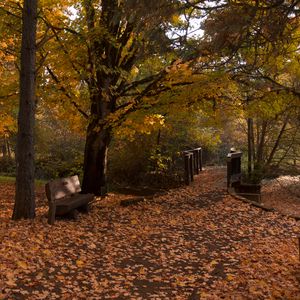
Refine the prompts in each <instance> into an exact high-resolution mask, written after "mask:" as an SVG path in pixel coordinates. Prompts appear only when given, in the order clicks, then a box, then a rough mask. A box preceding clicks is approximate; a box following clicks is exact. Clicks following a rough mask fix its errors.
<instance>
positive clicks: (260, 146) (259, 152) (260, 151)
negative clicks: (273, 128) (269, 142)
mask: <svg viewBox="0 0 300 300" xmlns="http://www.w3.org/2000/svg"><path fill="white" fill-rule="evenodd" d="M267 126H268V122H267V121H263V122H262V128H261V133H260V139H259V143H258V147H257V160H256V164H257V167H258V168H261V167H263V158H264V149H265V138H266V134H267Z"/></svg>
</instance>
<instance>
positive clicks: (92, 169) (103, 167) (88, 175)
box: [82, 122, 111, 196]
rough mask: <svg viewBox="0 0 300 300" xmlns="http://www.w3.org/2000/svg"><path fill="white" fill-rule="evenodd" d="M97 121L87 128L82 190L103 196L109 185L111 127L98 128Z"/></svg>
mask: <svg viewBox="0 0 300 300" xmlns="http://www.w3.org/2000/svg"><path fill="white" fill-rule="evenodd" d="M95 123H96V122H94V123H92V124H90V125H89V126H88V129H87V136H86V143H85V151H84V165H83V181H82V191H83V192H84V193H93V194H95V195H96V196H101V195H102V194H103V193H104V190H106V187H107V154H108V146H109V143H110V140H111V138H110V136H111V133H110V129H107V128H101V130H99V129H98V128H97V125H96V124H95Z"/></svg>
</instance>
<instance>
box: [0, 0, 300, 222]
mask: <svg viewBox="0 0 300 300" xmlns="http://www.w3.org/2000/svg"><path fill="white" fill-rule="evenodd" d="M299 4H300V1H295V0H289V1H278V0H272V1H246V0H245V1H214V2H210V1H199V0H194V1H192V0H177V1H176V0H157V1H149V0H148V1H143V0H140V1H131V0H123V1H117V0H102V1H95V0H83V1H72V0H61V1H40V3H39V7H37V3H36V1H35V0H27V1H26V0H25V1H24V3H20V2H19V1H13V0H5V1H3V2H2V3H1V5H0V18H1V24H2V26H1V28H0V30H1V32H2V33H3V34H2V35H1V36H2V37H1V43H0V46H1V47H0V56H2V57H3V63H2V64H1V68H0V72H1V75H2V76H3V78H5V79H7V80H5V83H4V84H3V85H2V87H1V92H0V100H1V99H5V101H1V102H0V107H1V112H2V111H3V112H4V113H1V116H0V118H1V119H2V120H3V121H2V123H3V124H6V125H5V126H4V127H3V129H2V132H5V134H6V135H7V134H9V133H10V132H13V131H14V129H13V126H12V125H10V123H9V120H10V119H13V115H14V114H15V112H16V107H19V118H18V119H19V123H18V124H19V125H18V139H17V151H16V158H17V189H16V205H15V211H14V218H16V219H18V218H21V217H29V218H32V217H34V186H33V179H34V164H33V161H34V148H33V145H34V143H33V136H34V115H35V109H36V106H37V109H38V111H37V114H36V116H37V118H43V115H44V114H43V113H44V111H45V110H47V111H49V110H50V111H51V112H52V113H53V114H55V115H56V117H57V118H60V119H64V120H65V121H66V122H68V123H69V126H70V128H73V130H74V131H78V134H81V135H84V136H85V150H84V163H83V191H84V192H92V193H95V194H96V195H99V194H101V191H102V190H103V187H105V185H106V182H107V178H106V170H107V160H108V147H109V145H110V143H111V141H112V138H113V136H115V135H117V136H118V135H122V136H132V135H134V134H133V133H134V132H138V131H139V132H144V133H150V132H151V130H150V131H149V128H151V126H152V127H153V128H155V130H157V129H159V128H160V127H161V128H163V127H164V126H167V125H166V122H167V121H168V120H172V118H174V116H176V115H178V112H186V115H187V116H188V115H192V113H191V112H199V111H200V112H201V116H202V119H203V120H206V121H205V122H206V123H207V124H208V123H209V122H211V124H210V127H212V126H214V127H216V128H217V127H218V126H219V127H222V128H226V127H227V128H228V127H230V126H234V128H238V126H240V127H241V129H242V128H243V126H244V125H247V126H246V128H244V129H245V132H246V136H247V140H248V157H249V159H248V169H249V172H250V173H251V172H252V171H253V168H254V169H255V170H262V169H264V168H266V167H269V166H270V165H272V163H273V162H274V161H276V163H277V164H278V163H280V161H282V160H283V159H284V158H285V157H287V155H288V154H290V153H297V151H298V149H299V133H298V128H299V122H300V121H299V76H298V75H299V49H298V45H299V19H298V15H299V8H300V7H299ZM22 15H23V22H22V26H21V22H20V20H21V16H22ZM36 26H37V27H36ZM36 28H37V31H36V30H35V29H36ZM21 29H22V30H21ZM35 32H36V35H35ZM21 37H22V43H21ZM18 53H21V56H19V55H18ZM35 56H36V58H35ZM19 71H20V74H21V76H20V93H18V92H17V91H18V90H17V88H16V84H15V83H16V80H15V79H16V76H17V74H18V72H19ZM36 82H37V83H38V84H37V89H35V83H36ZM36 95H37V97H36ZM18 97H19V98H20V100H21V101H20V105H19V106H18V105H17V104H16V100H15V99H17V98H18ZM244 118H246V119H247V122H246V123H244V122H242V120H243V119H244ZM212 120H213V121H212ZM137 124H139V125H137ZM153 124H156V126H153ZM207 127H208V128H209V126H208V125H207ZM84 128H86V132H85V133H84ZM148 131H149V132H148ZM228 132H230V130H227V134H229V133H228ZM239 132H240V131H239ZM0 133H1V127H0ZM286 133H288V134H286ZM225 134H226V131H225V133H224V136H225ZM231 137H232V138H236V134H235V135H234V134H233V135H231ZM274 137H275V138H274Z"/></svg>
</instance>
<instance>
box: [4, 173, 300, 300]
mask: <svg viewBox="0 0 300 300" xmlns="http://www.w3.org/2000/svg"><path fill="white" fill-rule="evenodd" d="M224 178H225V169H208V170H206V171H204V172H203V173H201V174H200V175H199V176H197V177H196V180H195V182H194V183H193V184H192V185H191V186H189V187H185V188H180V189H174V190H171V191H169V192H168V193H167V194H165V195H161V196H157V197H154V198H153V199H151V200H147V201H144V202H139V203H138V204H135V205H129V206H126V207H123V206H121V205H120V201H121V200H123V199H124V198H125V196H124V195H113V194H111V195H109V197H107V198H106V199H102V200H101V199H97V200H96V201H95V203H93V205H92V206H93V207H92V211H91V212H90V213H89V214H87V215H81V216H80V217H79V219H78V220H77V221H72V220H58V221H56V223H55V225H54V226H50V225H48V224H47V220H46V217H45V214H46V212H47V206H45V199H44V198H45V197H44V195H43V192H42V191H39V192H38V198H39V201H38V206H39V207H38V210H37V214H38V215H37V218H36V220H34V221H25V220H23V221H19V222H13V221H10V215H11V211H12V201H13V193H14V190H13V185H12V184H4V183H1V184H0V188H1V193H0V241H1V244H0V269H1V273H0V299H135V300H138V299H141V300H142V299H172V300H173V299H175V300H176V299H187V300H193V299H300V288H299V286H300V265H299V246H298V238H297V237H298V236H299V233H300V226H299V223H297V222H296V221H295V220H294V219H292V218H287V217H284V216H282V215H281V214H279V213H275V212H266V211H263V210H261V209H259V208H256V207H253V206H250V205H249V204H246V203H243V202H241V201H239V200H237V199H234V198H232V197H231V196H229V195H227V193H226V189H225V180H224ZM126 197H129V196H126Z"/></svg>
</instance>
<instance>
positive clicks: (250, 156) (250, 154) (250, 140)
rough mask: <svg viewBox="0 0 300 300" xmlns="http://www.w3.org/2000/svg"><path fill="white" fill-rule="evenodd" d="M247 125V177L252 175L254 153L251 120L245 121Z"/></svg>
mask: <svg viewBox="0 0 300 300" xmlns="http://www.w3.org/2000/svg"><path fill="white" fill-rule="evenodd" d="M247 125H248V133H247V137H248V175H251V174H252V164H253V152H254V143H253V141H254V134H253V119H252V118H248V119H247Z"/></svg>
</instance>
